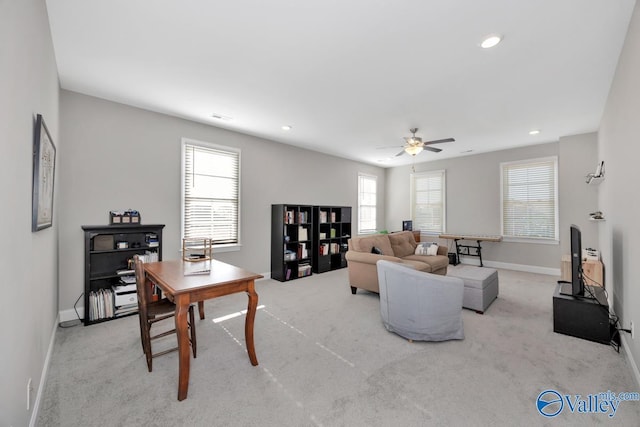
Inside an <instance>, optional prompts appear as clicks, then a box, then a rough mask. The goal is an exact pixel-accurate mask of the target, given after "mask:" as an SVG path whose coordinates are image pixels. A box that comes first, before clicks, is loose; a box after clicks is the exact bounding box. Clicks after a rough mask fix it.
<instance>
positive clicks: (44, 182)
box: [31, 114, 56, 231]
mask: <svg viewBox="0 0 640 427" xmlns="http://www.w3.org/2000/svg"><path fill="white" fill-rule="evenodd" d="M55 169H56V146H55V145H54V143H53V141H52V140H51V135H49V130H48V129H47V126H46V125H45V123H44V119H43V118H42V115H41V114H38V115H37V117H36V125H35V131H34V138H33V196H32V197H33V198H32V220H31V230H32V231H38V230H42V229H43V228H47V227H51V225H52V224H53V181H54V177H55Z"/></svg>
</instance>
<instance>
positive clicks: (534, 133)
mask: <svg viewBox="0 0 640 427" xmlns="http://www.w3.org/2000/svg"><path fill="white" fill-rule="evenodd" d="M539 133H540V130H539V129H534V130H530V131H529V135H537V134H539Z"/></svg>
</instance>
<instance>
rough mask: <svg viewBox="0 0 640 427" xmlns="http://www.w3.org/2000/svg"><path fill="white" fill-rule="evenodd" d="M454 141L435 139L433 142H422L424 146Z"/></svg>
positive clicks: (452, 140) (450, 139)
mask: <svg viewBox="0 0 640 427" xmlns="http://www.w3.org/2000/svg"><path fill="white" fill-rule="evenodd" d="M454 141H455V139H453V138H445V139H436V140H433V141H427V142H424V145H431V144H442V143H443V142H454Z"/></svg>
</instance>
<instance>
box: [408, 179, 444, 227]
mask: <svg viewBox="0 0 640 427" xmlns="http://www.w3.org/2000/svg"><path fill="white" fill-rule="evenodd" d="M445 185H446V184H445V171H443V170H442V171H433V172H422V173H414V174H412V175H411V210H412V212H411V217H412V219H413V229H414V230H420V231H426V232H433V233H443V232H444V231H445V218H446V205H445V194H446V191H445V190H446V187H445Z"/></svg>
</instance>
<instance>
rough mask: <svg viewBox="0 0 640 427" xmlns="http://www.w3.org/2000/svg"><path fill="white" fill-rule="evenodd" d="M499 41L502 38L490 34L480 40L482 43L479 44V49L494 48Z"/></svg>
mask: <svg viewBox="0 0 640 427" xmlns="http://www.w3.org/2000/svg"><path fill="white" fill-rule="evenodd" d="M501 41H502V36H499V35H498V34H490V35H488V36H486V37H485V38H484V39H483V40H482V43H480V47H482V48H483V49H489V48H490V47H494V46H495V45H497V44H498V43H500V42H501Z"/></svg>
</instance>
